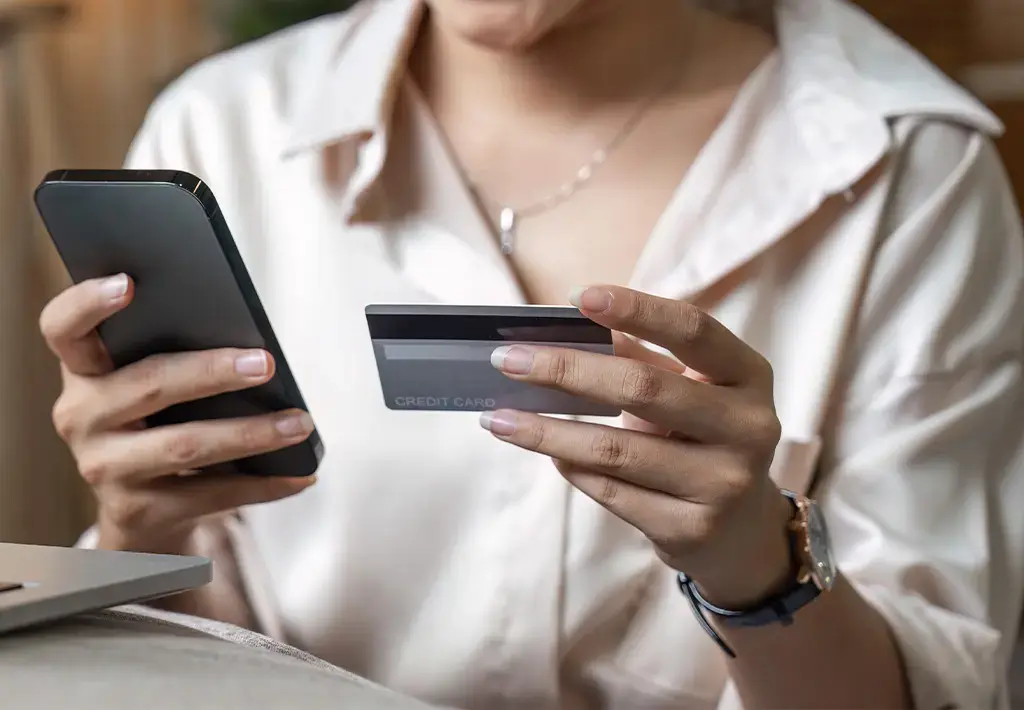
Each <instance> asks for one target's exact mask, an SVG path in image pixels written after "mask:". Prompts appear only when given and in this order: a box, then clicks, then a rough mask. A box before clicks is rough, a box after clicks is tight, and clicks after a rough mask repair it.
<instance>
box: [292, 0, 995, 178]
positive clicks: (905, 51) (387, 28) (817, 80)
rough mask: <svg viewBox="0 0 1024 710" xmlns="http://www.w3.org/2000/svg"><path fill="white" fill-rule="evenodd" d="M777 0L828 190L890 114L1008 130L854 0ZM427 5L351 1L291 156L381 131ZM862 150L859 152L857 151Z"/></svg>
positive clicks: (791, 97)
mask: <svg viewBox="0 0 1024 710" xmlns="http://www.w3.org/2000/svg"><path fill="white" fill-rule="evenodd" d="M776 8H777V9H776V27H777V33H778V40H779V52H780V55H781V58H782V63H783V66H782V72H783V81H784V83H785V85H786V92H787V93H786V96H787V108H788V109H789V112H790V113H791V114H792V118H793V121H794V123H795V129H796V130H797V131H798V132H799V133H800V134H801V135H802V136H803V138H804V144H805V147H806V148H807V150H808V151H809V152H810V154H811V156H810V157H812V158H814V159H815V161H816V162H819V161H826V162H827V163H828V164H831V165H833V166H834V170H833V174H832V175H830V176H823V179H825V180H826V182H827V184H826V185H823V187H824V188H825V189H826V190H829V191H833V190H841V189H843V188H845V187H846V186H847V185H848V184H850V183H851V182H853V181H855V180H856V179H857V178H859V177H860V175H861V174H863V172H865V171H866V170H868V169H870V167H871V165H870V164H868V165H854V163H858V162H863V161H865V160H866V161H870V162H871V163H872V164H873V162H874V161H875V160H877V157H878V155H877V153H878V148H880V147H881V146H880V145H879V143H880V142H881V143H885V144H886V145H887V144H888V141H889V140H890V135H889V130H888V123H889V122H890V121H891V120H893V119H896V118H899V117H902V116H907V115H913V114H924V115H933V116H937V117H940V118H944V119H946V120H952V121H958V122H962V123H965V124H966V125H969V126H970V127H972V128H974V129H976V130H980V131H983V132H987V133H990V134H993V135H997V134H999V133H1001V132H1002V130H1003V127H1002V124H1001V123H1000V122H999V120H998V119H997V118H996V117H995V116H994V115H993V114H992V113H991V112H990V111H988V109H986V108H985V107H984V106H983V105H982V104H981V103H980V102H979V101H978V100H977V99H975V98H974V97H972V96H971V95H970V94H969V93H968V92H967V91H966V90H964V89H962V88H960V87H959V86H957V85H956V84H955V83H954V82H953V81H951V80H950V79H948V78H947V77H945V76H944V75H943V74H942V73H941V72H940V71H938V70H937V69H935V68H934V67H932V66H931V65H930V64H929V63H928V62H927V61H926V60H924V59H923V58H922V57H921V56H920V55H919V54H918V53H917V52H916V51H915V50H913V49H911V48H910V47H909V46H908V45H906V44H905V43H904V42H903V41H902V40H900V39H898V38H897V37H895V36H894V35H892V34H891V33H889V32H888V31H887V30H884V29H882V28H880V27H879V25H878V24H877V23H875V21H874V20H872V19H871V18H870V17H869V16H868V15H867V14H866V13H864V12H863V11H862V10H860V9H858V8H856V7H854V6H853V5H851V4H849V3H848V2H846V0H776ZM422 12H423V3H422V0H369V1H367V2H364V3H360V4H358V5H356V7H355V9H353V10H351V11H350V17H349V22H348V23H347V24H345V25H344V27H345V31H344V32H341V33H339V34H340V35H343V36H339V37H338V39H337V42H336V43H335V45H334V46H332V47H330V48H325V50H324V51H323V52H321V53H320V55H319V56H317V57H315V58H314V57H311V58H310V66H309V72H308V73H307V76H308V77H309V79H308V80H307V82H306V84H305V86H303V87H300V90H299V93H298V97H297V100H296V101H295V103H294V105H293V107H292V110H291V112H290V114H289V119H288V138H287V140H286V143H285V146H284V147H285V155H294V154H297V153H301V152H303V151H306V150H311V149H318V148H323V147H325V146H327V145H330V144H332V143H339V142H344V141H346V140H349V139H352V138H357V137H360V136H363V137H366V136H368V135H373V134H378V133H381V132H383V129H384V128H385V126H386V124H387V119H388V117H389V116H390V113H391V110H392V108H393V105H394V101H395V98H396V96H397V93H398V92H397V87H398V85H399V84H400V82H401V80H402V79H403V77H404V75H405V68H406V62H407V59H408V54H409V51H410V50H411V46H412V43H413V41H414V40H415V35H416V32H417V30H418V27H419V23H420V20H421V18H422ZM857 153H860V154H861V155H862V160H861V161H857V160H855V159H852V158H851V157H849V156H853V155H855V154H857ZM844 156H846V158H845V162H844ZM819 164H821V163H820V162H819ZM844 183H845V184H844Z"/></svg>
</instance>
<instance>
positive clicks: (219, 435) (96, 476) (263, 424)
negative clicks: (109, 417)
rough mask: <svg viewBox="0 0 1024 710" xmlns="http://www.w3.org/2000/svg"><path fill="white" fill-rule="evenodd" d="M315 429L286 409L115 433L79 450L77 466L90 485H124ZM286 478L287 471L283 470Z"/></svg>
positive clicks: (273, 446) (265, 447)
mask: <svg viewBox="0 0 1024 710" xmlns="http://www.w3.org/2000/svg"><path fill="white" fill-rule="evenodd" d="M312 431H313V420H312V419H311V418H310V416H309V415H308V414H306V413H305V412H300V411H298V410H287V411H285V412H280V413H277V414H272V415H264V416H259V417H246V418H243V419H219V420H213V421H203V422H190V423H188V424H176V425H172V426H165V427H156V428H153V429H145V430H142V431H131V432H116V433H113V434H108V435H105V436H99V437H94V438H93V439H92V440H91V441H90V444H89V445H88V446H87V447H86V448H84V449H83V450H80V451H78V452H77V454H78V468H79V472H80V473H81V475H82V477H83V478H84V479H85V480H86V482H87V483H89V484H90V485H92V486H102V485H106V484H109V483H113V482H118V483H122V484H126V485H132V484H137V483H139V482H142V481H149V480H152V479H154V478H158V477H160V476H166V475H169V474H174V473H178V472H181V471H186V470H189V469H195V470H201V469H204V468H206V467H208V466H212V465H214V464H218V463H224V462H227V461H235V460H237V459H241V458H245V457H248V456H253V455H256V454H263V453H267V452H270V451H276V450H278V449H283V448H285V447H287V446H292V445H294V444H298V443H299V442H301V441H304V440H305V439H306V438H307V437H308V436H309V434H310V433H311V432H312ZM281 473H282V475H286V474H287V471H282V472H281Z"/></svg>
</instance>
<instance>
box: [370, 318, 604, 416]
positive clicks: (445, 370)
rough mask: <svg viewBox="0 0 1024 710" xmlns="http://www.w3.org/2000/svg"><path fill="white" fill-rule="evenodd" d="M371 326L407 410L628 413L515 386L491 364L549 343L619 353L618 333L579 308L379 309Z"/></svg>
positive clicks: (390, 386)
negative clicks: (499, 351)
mask: <svg viewBox="0 0 1024 710" xmlns="http://www.w3.org/2000/svg"><path fill="white" fill-rule="evenodd" d="M366 323H367V326H368V328H369V331H370V339H371V341H372V343H373V353H374V357H375V358H376V361H377V373H378V375H379V377H380V383H381V391H382V393H383V395H384V404H385V406H386V407H388V408H389V409H394V410H404V411H456V412H479V411H486V410H494V409H518V410H520V411H524V412H536V413H541V414H567V415H575V416H595V417H617V416H619V415H620V414H621V413H622V411H621V410H620V409H619V408H618V407H611V406H608V405H605V404H601V403H598V402H592V401H590V400H587V399H584V398H582V397H577V396H575V395H571V394H568V393H566V392H558V391H556V390H552V389H547V388H544V387H540V386H538V385H533V384H529V383H526V382H520V381H518V380H513V379H510V378H508V377H506V376H505V375H503V374H501V373H500V372H498V371H497V370H495V369H494V368H493V367H492V366H491V353H493V352H494V350H495V349H496V348H498V347H501V346H503V345H515V344H522V345H547V346H553V347H561V348H573V349H576V350H586V351H589V352H594V353H599V354H603V355H613V354H614V347H613V345H612V334H611V331H610V330H608V329H607V328H605V327H604V326H601V325H598V324H597V323H595V322H593V321H592V320H590V319H589V318H587V317H586V316H584V315H583V314H582V313H580V312H579V311H578V310H576V309H575V308H568V307H561V306H454V305H446V304H413V305H401V304H374V305H370V306H367V307H366Z"/></svg>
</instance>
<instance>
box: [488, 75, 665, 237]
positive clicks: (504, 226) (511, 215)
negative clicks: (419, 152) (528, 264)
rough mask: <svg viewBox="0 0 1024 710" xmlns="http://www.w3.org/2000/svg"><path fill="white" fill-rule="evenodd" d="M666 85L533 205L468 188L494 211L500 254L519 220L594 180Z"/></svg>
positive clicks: (560, 201) (559, 200)
mask: <svg viewBox="0 0 1024 710" xmlns="http://www.w3.org/2000/svg"><path fill="white" fill-rule="evenodd" d="M673 78H674V77H673ZM670 85H671V82H665V84H664V85H663V86H660V87H659V88H658V90H657V91H655V92H653V93H652V94H651V95H650V96H649V97H648V98H647V99H646V100H645V101H644V102H643V103H642V104H641V105H640V106H639V107H638V108H637V110H636V111H634V112H633V114H632V115H631V116H630V117H629V120H627V121H626V122H625V123H624V124H623V125H622V127H621V128H619V130H618V132H617V133H616V134H615V135H614V136H613V137H612V139H611V140H610V141H608V143H607V144H606V145H605V146H604V147H602V148H599V149H598V150H596V151H594V153H593V155H591V156H590V160H588V161H587V162H586V163H584V165H583V166H582V167H581V168H580V169H579V170H577V171H576V174H575V175H574V176H573V178H572V179H571V180H569V181H568V182H565V183H563V184H562V185H560V186H559V187H558V189H557V190H555V191H554V192H552V193H551V194H549V195H547V196H545V197H543V198H541V199H538V200H535V201H534V202H530V203H527V204H525V205H522V206H521V207H513V206H511V205H506V204H501V203H496V202H494V201H493V200H490V199H488V198H487V197H486V196H485V195H484V194H483V192H482V191H481V190H480V189H479V187H478V186H477V185H476V184H474V185H473V186H472V188H473V192H474V193H476V195H477V198H478V199H479V200H480V201H481V202H482V203H484V205H485V207H491V208H494V210H495V211H496V212H497V213H498V231H499V237H500V246H501V253H502V254H504V255H506V256H508V255H510V254H511V253H512V252H513V251H514V249H515V241H516V232H517V231H518V228H519V222H520V220H522V219H526V218H529V217H534V216H536V215H539V214H542V213H544V212H547V211H548V210H551V209H554V208H555V207H558V206H559V205H561V204H562V203H564V202H566V201H567V200H569V199H570V198H571V197H573V196H574V195H575V194H576V193H577V192H579V191H580V190H581V189H582V188H583V187H584V186H585V185H586V184H587V183H589V182H590V181H591V180H592V179H593V178H594V175H595V173H597V171H598V169H600V167H601V166H602V165H604V164H605V162H607V160H608V158H609V156H611V154H612V153H614V152H615V150H616V149H617V148H618V147H619V146H620V145H622V144H623V143H624V142H625V141H626V139H627V138H629V136H630V135H632V133H633V131H634V130H636V127H637V126H638V125H639V124H640V122H641V121H642V120H643V118H644V117H645V116H646V115H647V112H648V111H649V110H650V109H651V107H652V106H653V105H654V104H655V102H656V101H657V100H658V98H659V97H660V96H661V95H662V93H663V92H665V91H666V90H667V89H668V88H669V86H670Z"/></svg>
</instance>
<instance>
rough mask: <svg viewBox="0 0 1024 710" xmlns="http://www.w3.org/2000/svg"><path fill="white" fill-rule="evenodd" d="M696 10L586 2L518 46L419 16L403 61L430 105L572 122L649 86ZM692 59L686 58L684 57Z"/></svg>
mask: <svg viewBox="0 0 1024 710" xmlns="http://www.w3.org/2000/svg"><path fill="white" fill-rule="evenodd" d="M698 18H703V14H702V13H700V11H697V10H694V9H693V8H692V6H691V5H690V4H689V3H686V2H680V0H629V1H626V2H623V1H622V0H613V1H610V2H601V1H600V0H595V1H594V2H592V3H591V5H589V6H588V9H586V10H579V11H577V16H576V17H574V18H573V19H572V20H571V21H569V22H566V23H565V24H564V25H563V26H562V27H560V28H559V29H558V30H556V31H554V32H551V33H550V34H548V35H547V36H546V37H544V38H543V39H541V40H540V41H538V42H536V43H534V44H532V45H530V46H529V47H528V48H526V49H523V50H518V51H503V50H497V49H493V48H490V47H486V46H482V45H480V44H476V43H473V42H472V41H469V40H467V39H465V38H464V37H462V36H460V35H459V34H458V33H457V32H454V31H452V30H451V29H450V28H447V27H445V26H444V25H443V24H442V23H441V22H438V21H437V20H436V19H435V18H434V17H432V16H431V15H430V14H428V16H427V18H426V20H425V22H424V26H423V29H422V31H421V36H420V38H419V41H418V42H417V45H416V49H415V52H414V55H413V57H412V69H413V72H414V74H415V75H416V78H417V80H418V82H419V83H420V86H421V88H422V89H423V92H424V93H425V94H426V95H427V96H428V97H429V100H430V102H431V103H432V104H433V105H434V106H435V107H436V106H446V105H447V106H452V105H460V106H463V107H466V106H472V107H475V108H474V109H473V111H475V112H479V113H480V114H481V115H480V117H481V118H483V115H482V114H487V115H489V116H495V115H502V114H504V115H509V116H516V115H521V114H523V113H524V109H528V113H529V114H530V115H532V116H536V117H542V116H547V117H548V118H561V119H567V120H572V119H573V118H576V117H579V116H580V115H582V114H587V113H592V112H593V111H594V110H599V109H600V108H601V107H602V106H603V105H604V106H614V105H620V106H621V104H622V103H624V102H631V101H634V100H636V99H637V98H639V97H641V96H646V95H649V94H650V93H651V92H653V91H656V90H657V89H658V88H659V86H660V85H663V84H664V83H665V82H667V81H671V80H673V79H674V78H675V77H674V76H673V73H674V74H675V75H676V76H678V75H680V74H681V73H682V72H681V71H680V68H681V67H682V66H684V65H685V63H686V61H687V57H688V55H691V54H694V53H696V52H697V51H699V50H698V48H697V46H696V45H695V44H694V43H693V42H692V41H688V40H689V39H690V38H695V37H698V36H699V35H701V34H704V33H702V32H699V31H697V30H698V28H697V27H696V23H697V22H698ZM691 63H696V62H691Z"/></svg>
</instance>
